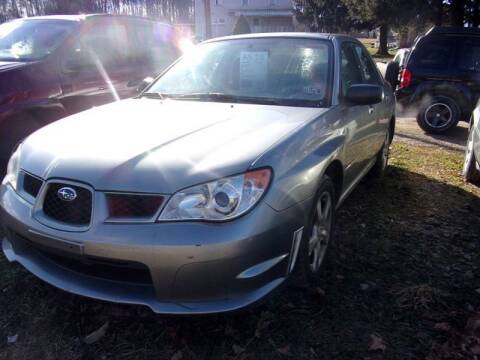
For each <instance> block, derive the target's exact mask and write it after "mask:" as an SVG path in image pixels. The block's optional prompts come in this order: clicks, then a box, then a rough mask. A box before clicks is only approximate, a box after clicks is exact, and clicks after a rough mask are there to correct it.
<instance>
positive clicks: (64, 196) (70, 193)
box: [57, 187, 77, 201]
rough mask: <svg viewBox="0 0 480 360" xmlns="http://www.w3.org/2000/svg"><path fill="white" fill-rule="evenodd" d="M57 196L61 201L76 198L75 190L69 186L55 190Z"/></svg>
mask: <svg viewBox="0 0 480 360" xmlns="http://www.w3.org/2000/svg"><path fill="white" fill-rule="evenodd" d="M57 196H58V198H59V199H60V200H63V201H73V200H75V199H76V198H77V192H76V191H75V190H74V189H72V188H71V187H62V188H61V189H60V190H58V191H57Z"/></svg>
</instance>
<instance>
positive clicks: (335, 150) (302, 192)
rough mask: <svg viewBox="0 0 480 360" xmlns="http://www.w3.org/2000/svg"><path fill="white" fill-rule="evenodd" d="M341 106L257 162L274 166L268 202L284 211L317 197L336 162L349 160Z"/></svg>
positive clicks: (260, 164) (308, 124) (278, 209)
mask: <svg viewBox="0 0 480 360" xmlns="http://www.w3.org/2000/svg"><path fill="white" fill-rule="evenodd" d="M348 121H349V118H347V117H345V116H344V110H343V109H342V108H341V107H340V106H335V107H333V108H331V109H330V110H329V111H328V112H327V113H325V114H324V115H322V116H321V117H318V118H316V119H313V120H312V121H310V122H308V123H307V124H306V125H305V126H303V127H302V128H300V129H298V130H297V131H296V132H295V133H294V134H292V135H291V136H289V137H288V138H286V139H285V140H283V141H282V142H280V143H278V144H277V145H275V146H274V147H273V148H271V149H270V150H269V151H268V152H267V153H266V154H264V155H263V156H261V157H260V158H259V159H257V160H256V161H255V162H254V163H253V164H252V167H262V166H271V167H272V168H273V169H275V173H274V180H273V183H272V186H271V188H270V189H269V191H268V192H267V195H266V197H265V201H266V202H267V203H268V204H269V205H270V206H271V207H273V208H274V209H275V210H277V211H280V210H283V209H286V208H288V207H290V206H293V205H294V204H296V203H298V202H301V201H304V200H306V199H308V198H310V197H312V196H313V195H314V194H315V191H316V190H317V186H318V181H319V179H320V178H321V175H322V174H323V172H324V171H325V170H326V168H327V166H328V165H329V164H330V163H331V162H332V161H334V160H339V161H341V162H342V163H343V162H344V161H345V159H346V157H345V151H344V150H345V149H344V144H345V141H346V131H347V127H348V126H347V125H348V124H347V122H348Z"/></svg>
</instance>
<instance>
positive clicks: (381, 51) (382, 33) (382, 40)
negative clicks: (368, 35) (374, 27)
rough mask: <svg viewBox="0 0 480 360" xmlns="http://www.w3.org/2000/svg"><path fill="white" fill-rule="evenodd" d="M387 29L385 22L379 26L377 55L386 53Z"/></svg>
mask: <svg viewBox="0 0 480 360" xmlns="http://www.w3.org/2000/svg"><path fill="white" fill-rule="evenodd" d="M388 30H389V28H388V25H387V24H383V25H381V26H380V39H379V41H380V45H379V47H378V52H377V54H378V55H382V56H384V55H388V46H387V45H388V44H387V43H388Z"/></svg>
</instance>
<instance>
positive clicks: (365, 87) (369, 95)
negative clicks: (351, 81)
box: [345, 84, 383, 105]
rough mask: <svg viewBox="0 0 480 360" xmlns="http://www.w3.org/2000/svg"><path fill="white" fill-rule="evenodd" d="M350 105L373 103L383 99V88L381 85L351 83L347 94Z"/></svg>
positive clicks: (346, 97)
mask: <svg viewBox="0 0 480 360" xmlns="http://www.w3.org/2000/svg"><path fill="white" fill-rule="evenodd" d="M345 99H346V100H347V103H348V104H350V105H373V104H378V103H379V102H381V101H382V100H383V89H382V87H381V86H379V85H370V84H357V85H351V86H350V87H349V88H348V89H347V93H346V95H345Z"/></svg>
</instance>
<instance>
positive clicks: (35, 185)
mask: <svg viewBox="0 0 480 360" xmlns="http://www.w3.org/2000/svg"><path fill="white" fill-rule="evenodd" d="M42 184H43V181H42V180H40V179H38V178H36V177H35V176H32V175H29V174H24V176H23V190H24V191H25V192H26V193H27V194H30V195H32V196H33V197H37V195H38V192H39V191H40V188H41V187H42Z"/></svg>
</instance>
